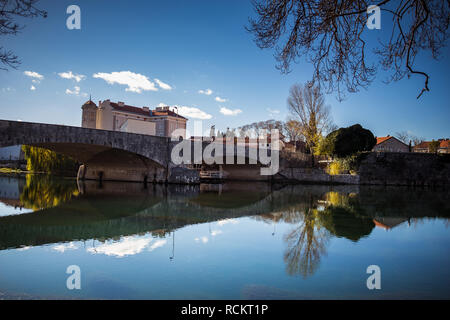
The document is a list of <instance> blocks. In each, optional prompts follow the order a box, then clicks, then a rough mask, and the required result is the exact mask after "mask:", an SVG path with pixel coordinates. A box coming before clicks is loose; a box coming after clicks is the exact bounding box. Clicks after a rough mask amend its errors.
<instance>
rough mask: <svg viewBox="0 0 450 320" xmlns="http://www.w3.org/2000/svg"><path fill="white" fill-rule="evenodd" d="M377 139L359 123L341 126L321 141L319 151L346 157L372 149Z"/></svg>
mask: <svg viewBox="0 0 450 320" xmlns="http://www.w3.org/2000/svg"><path fill="white" fill-rule="evenodd" d="M376 142H377V140H376V139H375V137H374V135H373V134H372V132H371V131H370V130H367V129H364V128H363V127H361V125H359V124H355V125H353V126H350V127H348V128H340V129H338V130H335V131H333V132H331V133H330V134H328V135H327V136H326V138H325V139H324V140H323V141H322V142H321V143H320V148H319V153H320V154H325V155H329V156H336V157H339V158H345V157H348V156H351V155H354V154H356V153H357V152H361V151H370V150H372V148H373V147H374V146H375V144H376Z"/></svg>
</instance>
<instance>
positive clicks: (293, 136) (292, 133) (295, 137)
mask: <svg viewBox="0 0 450 320" xmlns="http://www.w3.org/2000/svg"><path fill="white" fill-rule="evenodd" d="M284 132H285V133H286V137H287V138H288V140H289V141H293V142H297V141H299V140H300V139H301V138H302V125H301V124H300V122H298V121H297V120H293V119H290V120H288V121H286V123H285V124H284Z"/></svg>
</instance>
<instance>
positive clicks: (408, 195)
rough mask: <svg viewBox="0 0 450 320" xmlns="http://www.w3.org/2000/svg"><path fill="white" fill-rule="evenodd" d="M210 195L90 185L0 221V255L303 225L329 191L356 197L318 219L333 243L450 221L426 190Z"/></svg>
mask: <svg viewBox="0 0 450 320" xmlns="http://www.w3.org/2000/svg"><path fill="white" fill-rule="evenodd" d="M12 180H14V179H12ZM16 180H17V183H19V180H18V179H16ZM205 187H206V186H204V185H202V186H201V187H199V186H182V185H170V186H160V185H154V186H152V187H149V188H147V189H146V188H144V187H143V186H142V185H141V184H133V183H131V184H124V183H119V182H117V183H114V182H105V183H103V184H102V187H101V188H98V183H96V182H94V181H86V182H85V183H81V184H79V191H80V192H81V195H80V196H78V197H75V198H72V199H71V200H69V201H67V202H65V203H62V204H60V205H59V206H57V207H50V208H48V209H43V210H40V211H39V212H32V213H27V214H21V215H14V216H6V217H0V250H3V249H6V248H17V247H20V246H37V245H43V244H50V243H57V242H65V241H72V240H87V239H99V240H104V239H110V238H117V237H120V236H126V235H133V234H144V233H148V232H151V233H152V234H153V235H154V236H163V235H166V234H167V233H168V232H170V231H171V230H174V229H177V228H181V227H184V226H186V225H191V224H197V223H206V222H212V221H218V220H223V219H227V218H228V219H229V218H239V217H244V216H254V217H257V219H263V220H266V221H268V222H270V223H272V222H276V221H280V220H283V221H285V222H287V223H298V222H300V221H301V219H303V218H302V215H303V213H304V212H306V211H308V210H309V209H310V208H313V207H315V206H317V203H318V200H319V199H323V197H324V195H325V194H326V193H327V192H329V191H332V190H333V191H336V192H340V193H342V195H344V196H345V195H348V194H349V192H351V193H352V194H355V195H356V194H358V196H357V197H351V198H349V199H352V201H351V202H350V203H349V204H347V205H346V207H340V206H337V207H335V208H334V209H333V206H331V207H330V208H332V209H331V210H329V211H328V212H327V213H326V214H323V215H321V216H319V219H320V220H321V221H320V223H322V224H323V226H325V228H327V229H329V230H330V232H332V233H333V234H335V235H336V236H343V237H346V238H348V239H352V240H355V239H359V238H360V237H361V236H363V235H367V234H369V233H370V232H371V230H372V228H373V226H374V225H373V223H372V222H371V221H372V219H374V218H376V219H378V220H380V219H386V218H390V219H392V218H395V219H404V220H406V219H408V218H419V217H446V218H448V217H450V208H449V204H448V201H447V194H446V193H438V192H425V191H423V190H417V191H414V192H413V191H411V190H410V191H409V192H405V189H402V188H395V189H384V188H380V187H377V188H374V187H370V188H369V187H365V188H363V189H360V190H359V193H358V189H359V188H358V187H356V186H334V187H331V186H317V185H316V186H301V185H298V186H288V187H284V188H282V189H280V190H274V189H272V187H273V186H271V185H269V184H260V185H258V186H256V187H255V184H254V183H253V184H252V188H249V187H248V185H247V186H245V185H243V184H242V183H239V184H225V185H224V186H223V188H222V187H221V186H220V185H213V186H212V188H211V189H212V190H208V189H207V188H205ZM72 188H76V187H75V186H73V187H72ZM56 189H57V190H61V188H56ZM214 189H217V190H214ZM251 190H257V191H251ZM394 199H395V201H394ZM0 200H1V199H0ZM418 208H419V209H420V210H418ZM367 222H369V223H367ZM363 227H364V228H363Z"/></svg>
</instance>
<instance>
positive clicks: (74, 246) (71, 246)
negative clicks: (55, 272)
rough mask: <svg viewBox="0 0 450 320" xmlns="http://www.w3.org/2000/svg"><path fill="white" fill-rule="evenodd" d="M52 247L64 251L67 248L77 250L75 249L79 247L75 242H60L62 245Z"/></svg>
mask: <svg viewBox="0 0 450 320" xmlns="http://www.w3.org/2000/svg"><path fill="white" fill-rule="evenodd" d="M52 249H53V250H55V251H58V252H61V253H64V251H66V250H75V249H78V247H77V246H76V245H75V244H74V243H73V242H70V243H69V244H60V245H57V246H54V247H53V248H52Z"/></svg>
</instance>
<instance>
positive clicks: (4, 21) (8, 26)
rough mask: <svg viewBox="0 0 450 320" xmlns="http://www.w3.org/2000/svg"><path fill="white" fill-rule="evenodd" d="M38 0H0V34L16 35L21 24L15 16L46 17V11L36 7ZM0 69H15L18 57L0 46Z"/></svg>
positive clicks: (21, 27)
mask: <svg viewBox="0 0 450 320" xmlns="http://www.w3.org/2000/svg"><path fill="white" fill-rule="evenodd" d="M38 1H39V0H0V36H5V35H17V33H19V31H20V30H22V29H23V26H20V25H19V24H17V22H15V20H16V19H17V18H34V17H39V16H40V17H44V18H46V17H47V12H46V11H43V10H41V9H38V8H37V7H36V3H37V2H38ZM0 63H1V64H0V69H1V70H8V68H14V69H17V67H18V66H19V64H20V60H19V57H18V56H17V55H15V54H14V52H12V51H11V50H9V49H6V48H4V47H3V46H0Z"/></svg>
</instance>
